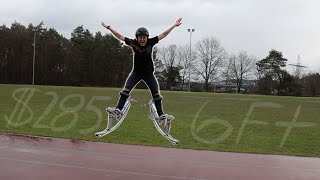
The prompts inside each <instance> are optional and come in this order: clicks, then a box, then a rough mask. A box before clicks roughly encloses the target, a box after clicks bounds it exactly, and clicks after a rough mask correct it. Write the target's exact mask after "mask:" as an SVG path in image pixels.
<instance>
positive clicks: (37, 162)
mask: <svg viewBox="0 0 320 180" xmlns="http://www.w3.org/2000/svg"><path fill="white" fill-rule="evenodd" d="M0 160H7V161H15V162H24V163H32V164H40V165H47V166H57V167H65V168H73V169H86V170H90V171H102V172H112V173H122V174H131V175H142V176H152V177H161V178H171V179H194V180H207V179H198V178H189V177H180V176H163V175H159V174H147V173H138V172H130V171H120V170H109V169H98V168H91V167H85V166H74V165H67V164H56V163H48V162H40V161H29V160H21V159H14V158H4V157H0Z"/></svg>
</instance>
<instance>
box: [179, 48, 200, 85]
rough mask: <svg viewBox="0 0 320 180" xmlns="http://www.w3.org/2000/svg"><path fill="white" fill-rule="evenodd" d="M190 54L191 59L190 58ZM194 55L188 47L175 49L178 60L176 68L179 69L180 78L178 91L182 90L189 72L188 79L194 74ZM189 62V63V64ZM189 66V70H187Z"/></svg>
mask: <svg viewBox="0 0 320 180" xmlns="http://www.w3.org/2000/svg"><path fill="white" fill-rule="evenodd" d="M190 54H191V58H190ZM196 57H197V56H196V53H195V51H194V50H193V49H191V53H190V47H189V45H184V46H179V47H178V49H177V58H178V67H180V76H181V87H180V90H183V88H184V85H185V83H186V82H188V81H189V70H190V79H191V75H193V74H194V70H193V69H194V66H195V65H194V63H195V62H194V61H195V59H196ZM190 61H191V62H190ZM189 66H190V69H189Z"/></svg>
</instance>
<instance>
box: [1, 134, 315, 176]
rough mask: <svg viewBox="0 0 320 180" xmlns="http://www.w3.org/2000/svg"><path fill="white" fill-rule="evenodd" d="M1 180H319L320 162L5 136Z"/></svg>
mask: <svg viewBox="0 0 320 180" xmlns="http://www.w3.org/2000/svg"><path fill="white" fill-rule="evenodd" d="M0 179H1V180H20V179H23V180H40V179H41V180H42V179H44V180H51V179H52V180H57V179H59V180H71V179H76V180H95V179H99V180H101V179H106V180H109V179H131V180H134V179H139V180H140V179H219V180H221V179H223V180H228V179H237V180H242V179H244V180H251V179H252V180H262V179H268V180H269V179H270V180H271V179H272V180H277V179H279V180H286V179H308V180H311V179H314V180H319V179H320V159H319V158H304V157H290V156H273V155H257V154H238V153H224V152H212V151H196V150H184V149H174V148H159V147H146V146H133V145H118V144H109V143H98V142H87V141H75V140H65V139H54V138H44V137H34V136H21V135H12V134H1V135H0Z"/></svg>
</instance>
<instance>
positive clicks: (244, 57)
mask: <svg viewBox="0 0 320 180" xmlns="http://www.w3.org/2000/svg"><path fill="white" fill-rule="evenodd" d="M256 61H257V60H256V58H255V57H253V56H249V55H248V54H247V52H245V51H242V52H240V53H239V54H238V55H231V56H230V58H229V62H230V68H231V69H230V70H231V76H232V78H234V79H235V81H236V84H237V92H238V93H239V92H240V89H241V86H242V84H243V80H244V79H245V78H247V77H248V76H249V75H250V73H251V71H252V70H253V68H254V67H255V64H256Z"/></svg>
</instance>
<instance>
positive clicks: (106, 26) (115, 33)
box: [101, 21, 125, 41]
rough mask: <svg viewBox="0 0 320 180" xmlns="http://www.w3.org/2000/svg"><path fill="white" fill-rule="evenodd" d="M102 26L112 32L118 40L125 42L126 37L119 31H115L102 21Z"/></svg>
mask: <svg viewBox="0 0 320 180" xmlns="http://www.w3.org/2000/svg"><path fill="white" fill-rule="evenodd" d="M101 25H102V26H103V27H105V28H107V29H109V30H110V31H111V32H112V34H113V35H114V36H116V37H117V38H118V39H120V40H122V41H124V40H125V37H124V36H123V35H122V34H121V33H119V32H118V31H116V30H115V29H113V28H112V27H111V26H109V25H108V24H107V23H106V22H105V21H102V22H101Z"/></svg>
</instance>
